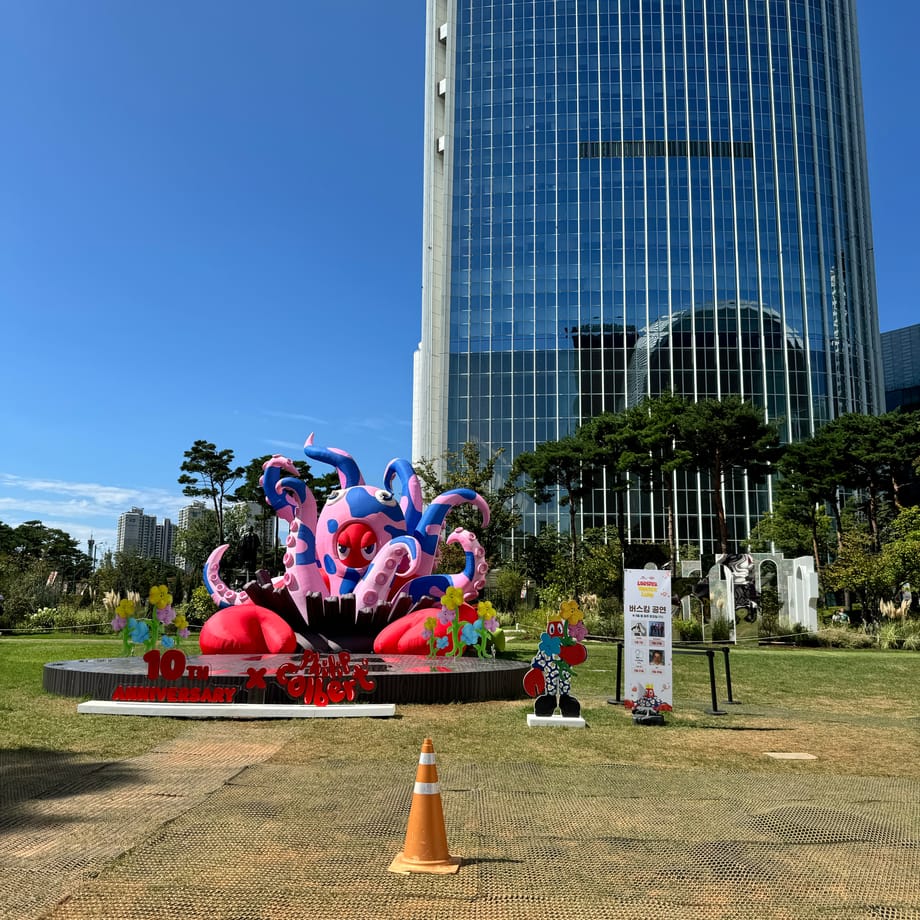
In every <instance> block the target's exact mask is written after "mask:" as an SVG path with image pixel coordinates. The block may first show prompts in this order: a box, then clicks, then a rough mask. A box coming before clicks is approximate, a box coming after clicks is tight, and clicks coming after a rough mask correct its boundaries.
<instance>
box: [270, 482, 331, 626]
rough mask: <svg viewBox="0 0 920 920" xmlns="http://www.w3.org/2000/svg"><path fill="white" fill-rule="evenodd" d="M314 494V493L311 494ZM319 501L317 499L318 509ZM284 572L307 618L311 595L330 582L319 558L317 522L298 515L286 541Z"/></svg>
mask: <svg viewBox="0 0 920 920" xmlns="http://www.w3.org/2000/svg"><path fill="white" fill-rule="evenodd" d="M311 497H312V496H311ZM315 507H316V504H315V502H314V512H315ZM285 545H286V546H287V548H288V549H287V551H286V552H285V554H284V576H283V578H282V579H281V582H282V584H283V585H284V587H286V588H287V590H288V593H289V594H290V595H291V598H292V600H293V601H294V603H295V604H296V605H297V609H298V610H299V611H300V615H301V616H302V617H303V618H304V621H307V620H308V617H307V595H308V594H312V593H315V592H317V591H318V592H320V593H321V594H325V593H326V583H325V581H324V580H323V573H322V570H321V569H320V566H319V562H318V561H317V558H316V523H315V521H314V522H313V523H312V525H311V524H310V522H308V521H302V520H300V519H298V518H295V519H294V522H293V524H292V526H291V530H290V532H289V533H288V535H287V540H286V541H285Z"/></svg>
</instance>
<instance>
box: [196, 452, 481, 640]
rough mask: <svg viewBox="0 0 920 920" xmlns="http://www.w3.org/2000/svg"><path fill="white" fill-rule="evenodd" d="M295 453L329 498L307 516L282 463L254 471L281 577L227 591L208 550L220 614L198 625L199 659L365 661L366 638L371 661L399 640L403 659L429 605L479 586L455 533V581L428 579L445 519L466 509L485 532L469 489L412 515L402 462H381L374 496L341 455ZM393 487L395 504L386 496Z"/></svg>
mask: <svg viewBox="0 0 920 920" xmlns="http://www.w3.org/2000/svg"><path fill="white" fill-rule="evenodd" d="M304 453H305V454H306V456H307V458H308V459H310V460H314V461H319V462H322V463H326V464H329V465H330V466H332V467H334V468H335V469H336V470H337V472H338V475H339V484H340V488H339V489H338V490H336V491H334V492H332V493H330V495H329V497H328V499H327V500H326V503H325V505H324V506H323V509H322V512H321V513H319V514H317V504H316V499H315V498H314V496H313V493H312V492H311V491H310V489H309V487H308V486H307V485H306V483H304V481H303V480H302V479H300V477H299V476H298V474H297V469H296V467H295V466H294V464H293V463H292V462H291V460H289V459H288V458H286V457H282V456H280V455H275V456H274V457H272V458H271V459H270V460H268V461H266V463H265V464H264V466H263V470H264V472H263V474H262V478H261V480H260V484H261V485H262V488H263V491H264V492H265V497H266V501H267V502H268V504H269V505H271V506H272V508H274V509H275V511H276V512H277V514H278V517H280V518H282V519H283V520H285V521H286V522H287V524H288V535H287V540H286V545H287V552H286V553H285V555H284V569H285V571H284V575H282V576H280V577H278V578H274V579H271V578H268V577H267V574H266V573H260V576H259V578H258V580H257V581H255V582H250V583H249V584H247V585H246V586H245V587H244V588H243V589H241V590H233V589H232V588H230V587H228V586H227V585H226V584H225V583H224V582H223V580H222V579H221V577H220V561H221V558H222V557H223V555H224V553H225V552H226V550H227V545H226V544H225V545H223V546H219V547H218V548H217V549H215V550H214V552H213V553H211V555H210V556H209V558H208V561H207V562H206V563H205V567H204V583H205V587H206V588H207V589H208V591H209V592H210V593H211V597H212V598H213V600H214V601H215V603H217V604H218V606H219V608H220V609H218V610H217V611H216V613H214V614H213V615H212V616H211V617H210V618H209V619H208V620H207V621H206V622H205V624H204V627H203V629H202V632H201V637H200V640H199V641H200V645H201V649H202V651H203V652H205V653H206V654H216V653H221V652H234V653H240V652H253V653H266V652H292V651H294V650H295V649H297V648H298V647H299V648H304V649H308V648H313V649H315V650H317V651H335V650H338V649H344V650H356V651H365V650H369V649H368V646H369V645H370V643H371V642H373V641H374V639H375V638H376V639H378V640H379V641H377V642H374V650H375V651H378V652H386V651H397V649H396V644H397V643H398V642H399V641H400V640H402V648H401V649H400V650H405V649H406V647H407V646H406V639H405V636H406V633H407V631H413V632H417V633H418V634H419V635H418V637H416V638H415V640H414V641H413V643H412V645H413V650H414V645H418V646H419V648H420V649H421V648H422V647H424V643H423V640H422V639H421V635H420V633H421V624H422V622H423V621H424V619H425V618H427V616H430V615H431V610H430V607H431V606H432V605H433V602H434V601H436V600H437V598H440V597H441V596H442V595H443V594H444V592H445V591H446V590H447V589H448V588H449V587H451V586H453V587H456V588H459V589H460V590H461V591H462V592H463V597H464V600H466V601H472V600H475V599H476V598H477V597H478V595H479V592H480V591H481V590H482V588H483V587H484V585H485V576H486V572H487V571H488V565H487V564H486V561H485V553H484V551H483V549H482V546H481V545H480V543H479V541H478V540H477V538H476V536H475V535H474V534H472V533H470V532H469V531H467V530H463V529H461V528H457V529H456V530H454V531H453V532H452V533H450V534H449V535H448V536H447V538H446V542H447V543H456V544H458V545H459V546H461V547H462V548H463V551H464V556H465V566H464V568H463V571H462V572H457V573H456V574H452V575H444V574H433V572H434V567H435V563H436V561H437V558H438V553H439V549H440V546H441V542H442V537H443V533H442V529H443V525H444V520H445V518H446V517H447V513H448V512H449V511H450V510H451V508H454V507H456V506H457V505H461V504H472V505H473V506H475V507H476V508H478V509H479V511H480V513H481V514H482V520H483V524H484V525H486V524H488V522H489V506H488V505H487V504H486V501H485V499H484V498H482V496H481V495H479V494H477V493H476V492H474V491H473V490H472V489H451V490H449V491H447V492H444V493H442V494H441V495H439V496H438V497H437V498H435V499H434V501H433V502H431V504H430V505H429V506H428V507H427V508H423V505H422V490H421V485H420V483H419V480H418V476H417V474H416V472H415V470H414V469H413V468H412V465H411V464H410V463H409V462H408V461H407V460H400V459H396V460H392V461H390V463H389V464H388V465H387V468H386V471H385V472H384V475H383V487H375V486H369V485H367V484H366V483H365V482H364V477H363V476H362V475H361V471H360V469H359V468H358V465H357V463H355V461H354V459H353V458H352V457H351V456H350V455H349V454H347V453H345V452H344V451H342V450H338V449H337V448H326V447H316V446H315V445H314V444H313V435H312V434H311V435H310V437H309V438H308V439H307V442H306V444H305V445H304ZM284 474H289V475H284ZM396 481H398V483H399V493H398V495H397V494H394V492H393V491H391V489H392V487H393V485H394V483H395V482H396ZM434 606H438V605H436V604H435V605H434ZM406 614H409V616H408V617H406ZM403 618H405V621H404V622H401V623H399V624H398V625H397V623H396V622H394V621H396V620H401V619H403ZM387 636H390V637H391V638H390V639H388V638H387ZM389 645H391V646H392V647H388V646H389Z"/></svg>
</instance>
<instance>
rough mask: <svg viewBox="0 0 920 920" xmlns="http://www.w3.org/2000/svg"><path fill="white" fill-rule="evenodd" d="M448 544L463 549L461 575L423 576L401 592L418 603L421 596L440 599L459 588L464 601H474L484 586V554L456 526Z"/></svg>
mask: <svg viewBox="0 0 920 920" xmlns="http://www.w3.org/2000/svg"><path fill="white" fill-rule="evenodd" d="M447 542H448V543H458V544H460V546H462V547H463V554H464V557H465V560H466V564H465V565H464V567H463V571H462V572H457V573H456V574H454V575H424V576H421V577H419V578H413V579H412V580H411V581H409V582H408V583H407V584H406V585H405V587H404V588H403V591H404V592H405V593H406V594H408V595H409V596H410V597H411V598H412V600H414V601H418V600H421V599H422V598H423V597H434V598H439V597H441V596H442V595H443V594H444V592H445V591H446V590H447V589H448V588H451V587H454V588H459V589H460V590H461V591H462V592H463V598H464V600H467V601H473V600H475V599H476V598H477V597H478V596H479V592H480V591H482V589H483V588H484V587H485V584H486V572H487V571H488V570H489V566H488V564H487V563H486V553H485V550H484V549H483V548H482V545H481V544H480V542H479V540H478V539H477V538H476V535H475V534H474V533H472V532H471V531H469V530H464V529H463V528H462V527H458V528H457V529H456V530H455V531H454V532H453V533H452V534H450V536H449V537H448V538H447Z"/></svg>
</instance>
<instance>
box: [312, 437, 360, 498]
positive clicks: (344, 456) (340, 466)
mask: <svg viewBox="0 0 920 920" xmlns="http://www.w3.org/2000/svg"><path fill="white" fill-rule="evenodd" d="M303 452H304V453H305V454H306V455H307V457H309V458H310V459H311V460H319V461H320V462H321V463H328V464H329V466H332V467H335V469H336V471H337V472H338V474H339V484H340V485H341V486H342V488H343V489H349V488H351V487H352V486H363V485H364V477H363V476H362V475H361V470H360V469H359V468H358V464H357V463H356V462H355V459H354V457H352V455H351V454H348V453H346V452H345V451H344V450H339V449H338V448H337V447H316V446H315V445H314V444H313V435H312V433H311V434H310V437H308V438H307V441H306V443H305V444H304V446H303Z"/></svg>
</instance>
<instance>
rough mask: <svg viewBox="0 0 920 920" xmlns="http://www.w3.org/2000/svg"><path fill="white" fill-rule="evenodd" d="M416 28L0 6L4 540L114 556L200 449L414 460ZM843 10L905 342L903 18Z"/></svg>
mask: <svg viewBox="0 0 920 920" xmlns="http://www.w3.org/2000/svg"><path fill="white" fill-rule="evenodd" d="M424 8H425V4H424V2H423V0H396V2H394V3H381V2H380V0H349V2H348V3H344V2H341V0H273V2H269V3H264V4H254V3H251V2H239V0H219V2H218V0H148V2H146V3H142V2H133V3H125V2H124V0H78V2H74V0H0V126H2V138H3V140H2V143H0V309H2V313H0V315H2V318H3V319H2V325H0V400H2V401H0V521H3V522H4V523H7V524H12V525H16V524H19V523H21V522H22V521H24V520H30V519H34V518H37V519H39V520H42V521H44V522H45V523H46V524H47V525H49V526H54V527H60V528H62V529H64V530H66V531H68V532H69V533H71V534H72V535H73V536H74V537H76V538H77V539H78V540H79V541H81V543H82V544H83V545H84V548H85V541H86V539H87V538H88V537H89V536H90V534H91V533H93V534H94V535H95V537H96V539H97V541H99V542H100V543H103V544H104V543H108V544H109V545H112V546H114V531H115V525H116V522H117V519H118V515H119V514H120V513H121V512H122V511H125V510H127V509H128V508H130V507H131V506H133V505H137V506H140V507H143V508H144V509H145V511H146V512H147V513H148V514H155V515H157V517H158V518H160V519H162V518H163V517H171V518H172V519H173V520H175V519H176V516H177V512H178V509H179V508H180V507H181V506H182V505H183V504H186V503H187V502H188V499H186V498H184V497H183V496H182V494H181V488H180V486H179V485H178V484H177V483H176V479H177V477H178V475H179V466H180V464H181V462H182V455H183V451H185V450H187V449H188V448H189V447H190V446H191V445H192V443H193V442H194V441H195V440H196V439H198V438H205V439H207V440H210V441H213V442H214V443H216V444H217V446H218V447H219V448H230V449H232V450H233V451H234V453H235V454H236V457H237V460H238V461H240V462H243V463H245V462H247V461H248V460H250V459H251V458H252V457H256V456H260V455H262V454H267V453H284V454H287V455H288V456H292V457H295V458H300V457H301V456H302V454H301V452H300V451H301V446H302V444H303V441H304V439H305V438H306V436H307V435H308V434H309V433H310V432H311V431H315V433H316V441H317V443H322V444H325V445H328V446H335V447H341V448H344V449H346V450H348V451H349V452H351V453H352V454H353V455H354V456H355V458H356V459H357V461H358V463H359V465H360V466H361V468H362V470H363V472H364V475H365V477H366V478H367V479H368V481H379V479H380V476H381V474H382V472H383V468H384V466H385V465H386V463H387V461H388V460H390V459H391V458H392V457H395V456H406V457H408V456H409V454H410V448H411V431H410V420H411V401H412V354H413V351H414V349H415V347H416V345H417V343H418V338H419V334H420V305H421V212H422V120H423V111H424V99H423V88H424ZM859 13H860V32H861V44H862V57H863V90H864V101H865V111H866V125H867V133H868V149H869V172H870V181H871V191H872V205H873V225H874V237H875V255H876V270H877V276H878V295H879V305H880V326H881V329H882V330H883V331H884V330H888V329H893V328H897V327H900V326H904V325H908V324H910V323H914V322H918V321H920V310H918V308H917V295H916V285H915V283H913V282H914V277H913V276H914V274H915V264H916V259H917V254H916V249H917V241H918V231H917V213H918V212H920V200H918V199H920V183H918V180H917V172H916V167H915V160H916V151H917V150H918V149H920V128H918V125H917V120H916V110H917V106H916V98H917V95H918V91H920V79H918V62H917V55H916V51H915V42H916V36H917V35H918V34H920V13H918V7H917V5H916V4H912V3H908V2H906V0H876V2H875V3H872V4H869V3H868V2H867V0H860V2H859Z"/></svg>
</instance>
